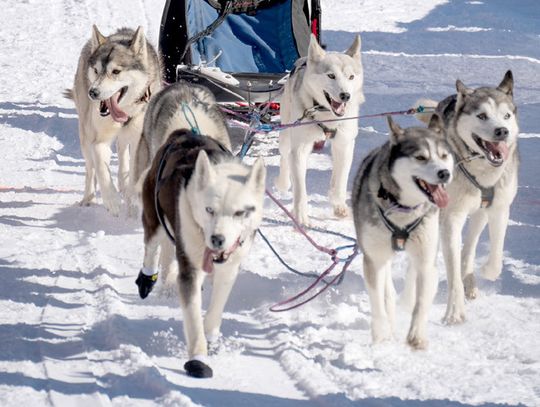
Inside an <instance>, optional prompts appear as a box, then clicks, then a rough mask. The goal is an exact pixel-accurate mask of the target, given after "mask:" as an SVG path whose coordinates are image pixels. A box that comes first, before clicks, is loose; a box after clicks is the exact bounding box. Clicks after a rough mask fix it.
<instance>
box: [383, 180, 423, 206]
mask: <svg viewBox="0 0 540 407" xmlns="http://www.w3.org/2000/svg"><path fill="white" fill-rule="evenodd" d="M377 197H378V198H381V199H384V200H388V201H390V204H391V206H390V207H389V208H388V209H387V210H386V211H385V212H387V211H389V210H396V211H399V212H411V211H414V210H416V209H418V208H419V207H420V206H422V205H423V204H418V205H416V206H405V205H402V204H400V203H399V202H398V200H397V198H396V197H395V196H394V195H393V194H392V193H390V192H388V191H387V190H386V188H385V187H383V185H382V183H381V186H380V187H379V192H378V193H377Z"/></svg>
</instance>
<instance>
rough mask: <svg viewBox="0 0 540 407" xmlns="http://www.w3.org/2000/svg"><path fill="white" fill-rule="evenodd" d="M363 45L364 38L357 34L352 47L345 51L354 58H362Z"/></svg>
mask: <svg viewBox="0 0 540 407" xmlns="http://www.w3.org/2000/svg"><path fill="white" fill-rule="evenodd" d="M361 47H362V40H361V39H360V36H359V35H357V36H356V38H355V39H354V41H353V43H352V45H351V46H350V48H349V49H348V50H347V51H345V53H346V54H347V55H348V56H350V57H351V58H352V59H358V58H360V49H361Z"/></svg>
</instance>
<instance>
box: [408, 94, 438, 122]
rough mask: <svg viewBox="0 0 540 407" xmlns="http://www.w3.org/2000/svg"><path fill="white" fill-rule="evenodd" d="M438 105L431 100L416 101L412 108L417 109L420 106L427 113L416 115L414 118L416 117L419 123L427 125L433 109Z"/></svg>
mask: <svg viewBox="0 0 540 407" xmlns="http://www.w3.org/2000/svg"><path fill="white" fill-rule="evenodd" d="M438 104H439V103H438V102H436V101H435V100H431V99H420V100H418V101H416V103H415V104H414V106H413V107H414V108H415V109H418V108H419V107H420V106H422V107H423V108H424V109H427V110H428V111H427V112H425V113H416V114H415V115H414V117H416V118H417V119H418V120H420V121H421V122H424V123H425V124H429V121H430V120H431V116H432V115H433V109H435V108H436V107H437V105H438Z"/></svg>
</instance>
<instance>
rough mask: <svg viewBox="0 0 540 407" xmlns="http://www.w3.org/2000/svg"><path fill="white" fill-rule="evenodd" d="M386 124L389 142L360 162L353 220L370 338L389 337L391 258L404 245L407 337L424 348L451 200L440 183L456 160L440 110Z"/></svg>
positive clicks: (392, 309)
mask: <svg viewBox="0 0 540 407" xmlns="http://www.w3.org/2000/svg"><path fill="white" fill-rule="evenodd" d="M388 123H389V127H390V141H388V142H387V143H386V144H384V145H382V146H381V147H379V148H377V149H375V150H373V151H372V152H371V153H370V154H369V155H368V156H367V157H366V158H365V159H364V161H363V162H362V164H361V166H360V169H359V170H358V173H357V175H356V178H355V180H354V186H353V191H352V206H353V216H354V223H355V227H356V235H357V241H358V245H359V247H360V249H361V250H362V252H363V253H364V278H365V283H366V287H367V290H368V294H369V300H370V303H371V314H372V322H371V332H372V337H373V342H375V343H377V342H380V341H383V340H386V339H389V338H391V336H392V332H393V326H394V316H395V295H396V294H395V290H394V285H393V283H392V274H391V263H392V258H393V256H394V254H395V252H396V251H400V250H405V251H406V252H407V254H408V255H409V262H410V263H409V270H408V272H407V279H406V287H405V298H404V303H405V305H408V306H409V308H413V306H414V309H413V313H412V320H411V325H410V329H409V333H408V336H407V342H408V343H409V345H410V346H412V347H413V348H416V349H422V348H424V347H425V346H426V344H427V339H426V324H427V317H428V311H429V307H430V305H431V303H432V301H433V297H434V295H435V293H436V289H437V272H436V270H435V257H436V253H437V241H438V234H439V225H438V212H439V208H443V207H445V206H447V205H448V194H447V193H446V190H445V187H446V185H447V184H448V183H449V182H450V181H451V180H452V170H453V167H454V160H453V158H452V153H451V150H450V146H449V145H448V143H447V142H446V139H445V131H444V124H443V122H442V120H441V119H440V117H439V116H438V115H433V118H432V119H431V122H430V124H429V127H428V128H420V127H411V128H407V129H402V128H401V127H400V126H398V125H397V124H396V123H395V122H394V121H393V120H392V118H391V117H390V116H389V117H388Z"/></svg>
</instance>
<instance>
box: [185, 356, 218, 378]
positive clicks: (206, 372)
mask: <svg viewBox="0 0 540 407" xmlns="http://www.w3.org/2000/svg"><path fill="white" fill-rule="evenodd" d="M184 369H185V371H186V373H187V375H188V376H191V377H196V378H197V379H206V378H209V377H212V376H213V375H214V373H213V372H212V368H211V367H210V366H208V365H207V364H205V363H203V362H201V361H200V360H197V359H192V360H189V361H187V362H186V363H185V364H184Z"/></svg>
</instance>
